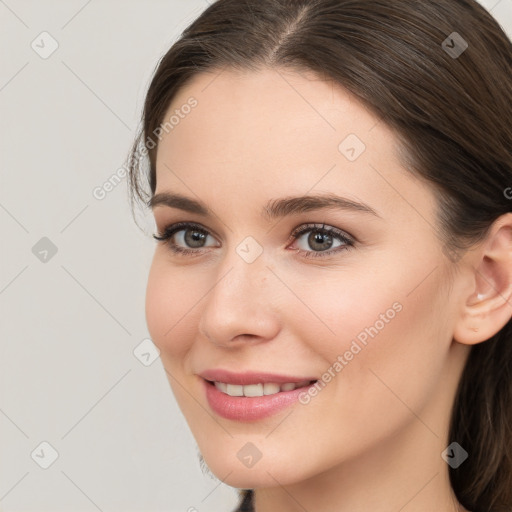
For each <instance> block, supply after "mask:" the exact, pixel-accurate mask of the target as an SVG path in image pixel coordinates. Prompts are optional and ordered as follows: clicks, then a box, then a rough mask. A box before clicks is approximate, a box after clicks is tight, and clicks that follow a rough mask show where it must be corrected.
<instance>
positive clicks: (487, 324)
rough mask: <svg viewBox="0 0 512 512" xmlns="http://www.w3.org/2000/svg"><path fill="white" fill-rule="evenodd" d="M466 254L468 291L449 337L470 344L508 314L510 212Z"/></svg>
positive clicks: (511, 309) (511, 297)
mask: <svg viewBox="0 0 512 512" xmlns="http://www.w3.org/2000/svg"><path fill="white" fill-rule="evenodd" d="M468 258H469V260H468V261H467V264H468V265H469V266H470V270H469V271H468V278H470V279H471V280H472V286H471V293H470V294H469V295H468V296H466V297H465V300H464V303H463V306H462V312H461V315H460V318H459V319H458V320H457V323H456V325H455V330H454V334H453V337H454V339H455V340H456V341H458V342H459V343H463V344H467V345H474V344H477V343H480V342H482V341H486V340H488V339H489V338H491V337H492V336H494V335H495V334H496V333H497V332H499V331H500V330H501V329H502V328H503V327H504V326H505V325H506V324H507V323H508V321H509V320H510V318H511V317H512V213H506V214H505V215H502V216H501V217H499V218H498V219H497V220H496V221H495V222H494V223H493V225H492V226H491V228H490V230H489V233H488V235H487V236H486V238H485V240H484V241H482V242H480V243H479V244H478V247H477V249H476V250H473V251H471V254H470V255H469V256H468Z"/></svg>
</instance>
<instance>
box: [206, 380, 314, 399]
mask: <svg viewBox="0 0 512 512" xmlns="http://www.w3.org/2000/svg"><path fill="white" fill-rule="evenodd" d="M214 384H215V387H216V388H217V389H218V390H219V391H222V392H223V393H225V394H227V395H229V396H248V397H252V396H264V395H275V394H276V393H279V392H281V391H293V390H294V389H297V388H301V387H304V386H307V385H308V384H309V381H308V380H304V381H302V382H297V383H295V382H287V383H286V384H274V383H272V382H265V383H264V384H249V385H247V386H242V385H239V384H226V383H225V382H215V383H214Z"/></svg>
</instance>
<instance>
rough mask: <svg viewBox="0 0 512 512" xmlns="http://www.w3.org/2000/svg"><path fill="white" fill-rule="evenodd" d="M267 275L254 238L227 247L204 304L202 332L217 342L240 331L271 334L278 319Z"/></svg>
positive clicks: (226, 339)
mask: <svg viewBox="0 0 512 512" xmlns="http://www.w3.org/2000/svg"><path fill="white" fill-rule="evenodd" d="M248 238H250V237H248ZM269 276H270V271H269V269H268V268H267V260H266V258H265V256H264V253H263V248H262V247H261V246H260V244H258V242H256V241H255V240H254V239H252V240H251V239H244V240H243V241H242V242H241V243H240V244H238V245H237V246H236V247H233V248H232V249H230V250H229V253H228V254H226V255H225V256H224V258H223V260H222V263H219V264H218V266H217V272H216V278H215V282H214V283H213V284H212V288H211V289H210V292H209V293H208V296H207V297H206V301H205V303H204V305H203V310H202V314H201V320H200V330H201V331H202V332H203V334H204V335H206V336H207V337H208V338H209V339H210V340H211V341H214V342H216V343H218V344H222V343H225V342H228V341H230V340H231V339H233V338H235V337H236V336H238V335H240V334H243V335H253V336H257V337H269V336H270V337H272V336H273V335H274V334H273V333H274V331H275V329H276V328H277V318H276V317H275V312H274V311H273V308H272V295H274V294H272V293H271V292H272V290H271V282H270V280H269ZM274 296H275V295H274Z"/></svg>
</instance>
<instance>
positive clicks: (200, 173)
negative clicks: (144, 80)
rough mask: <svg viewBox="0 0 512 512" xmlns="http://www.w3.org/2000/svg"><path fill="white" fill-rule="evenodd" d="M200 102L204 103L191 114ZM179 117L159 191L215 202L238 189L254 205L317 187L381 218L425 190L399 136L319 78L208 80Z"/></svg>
mask: <svg viewBox="0 0 512 512" xmlns="http://www.w3.org/2000/svg"><path fill="white" fill-rule="evenodd" d="M191 98H193V101H194V102H195V106H194V107H193V108H188V107H185V106H186V105H187V104H190V103H191ZM172 115H174V116H175V119H174V121H178V122H177V123H173V124H174V126H173V128H172V129H171V130H169V132H168V133H164V134H163V137H162V139H161V141H160V143H159V148H158V153H157V192H159V191H163V190H170V189H177V190H179V191H181V192H190V188H191V187H192V188H193V189H194V190H195V191H196V192H197V191H200V193H201V195H203V196H205V195H206V196H211V197H205V198H204V200H205V201H207V202H211V201H210V200H213V196H214V195H215V196H217V197H218V198H222V197H223V193H224V192H230V191H232V189H233V188H234V186H235V185H236V187H237V189H238V190H239V193H240V194H241V195H242V196H243V197H245V199H249V198H250V199H253V198H259V199H260V200H261V202H263V201H265V200H266V199H268V198H269V197H277V196H284V195H293V194H297V195H298V194H305V193H307V192H309V191H312V190H313V189H314V191H315V192H318V191H322V192H332V193H337V194H340V195H344V196H345V197H349V198H359V199H361V200H364V198H366V199H367V200H370V199H372V200H373V201H375V203H374V205H375V208H376V209H377V210H381V211H382V208H383V207H384V209H386V208H387V209H389V208H397V207H398V205H397V202H396V200H397V197H399V196H400V195H403V194H405V195H407V196H408V197H409V199H410V201H415V199H416V198H415V197H413V196H415V195H416V194H418V193H421V194H423V195H424V192H425V188H424V186H422V185H421V184H420V183H419V182H418V181H417V180H416V179H415V178H414V177H413V176H412V175H411V174H410V173H409V172H408V171H407V170H405V169H404V168H403V167H401V165H400V162H399V160H398V156H397V151H398V148H397V139H396V137H395V136H394V133H393V132H392V130H391V129H390V128H388V127H387V126H386V125H385V124H384V123H382V122H379V119H378V118H377V117H376V116H375V115H374V114H373V113H371V112H370V111H369V110H368V109H367V108H366V107H365V106H364V105H363V104H362V103H360V102H359V101H358V100H357V98H356V97H354V96H353V95H351V94H350V93H349V92H347V91H346V90H345V89H343V88H342V87H341V86H339V84H335V83H334V82H332V81H325V80H323V79H321V78H319V77H318V76H316V75H314V74H313V73H307V74H306V73H304V72H300V73H299V72H293V71H290V70H282V69H279V70H277V69H274V70H273V69H262V70H259V71H257V72H255V71H247V72H239V71H233V70H230V69H223V70H216V71H214V72H211V73H201V74H198V75H196V76H195V77H194V79H193V80H192V81H191V82H189V83H188V84H187V85H186V86H185V87H183V88H182V89H181V90H180V91H179V93H178V94H177V95H176V96H175V98H174V99H173V101H172V104H171V105H170V107H169V108H168V111H167V113H166V115H165V117H164V122H165V121H166V120H167V119H169V118H170V116H172ZM178 118H179V120H178ZM415 187H416V190H415V189H414V188H415ZM187 189H188V190H187ZM400 191H401V192H400ZM367 202H368V201H367ZM413 204H414V203H413ZM238 206H241V204H240V205H238ZM402 206H404V207H405V205H402ZM409 208H410V206H409Z"/></svg>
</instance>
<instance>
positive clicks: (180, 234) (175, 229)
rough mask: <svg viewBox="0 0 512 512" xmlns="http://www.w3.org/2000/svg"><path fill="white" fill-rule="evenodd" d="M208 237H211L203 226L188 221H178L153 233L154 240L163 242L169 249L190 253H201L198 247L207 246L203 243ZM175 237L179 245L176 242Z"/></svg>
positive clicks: (180, 252)
mask: <svg viewBox="0 0 512 512" xmlns="http://www.w3.org/2000/svg"><path fill="white" fill-rule="evenodd" d="M208 237H211V238H213V237H212V236H211V235H210V234H209V233H208V231H207V230H206V229H205V228H203V227H201V226H199V225H198V224H193V223H190V222H178V223H177V224H173V225H172V226H168V227H166V228H165V229H164V231H163V233H158V235H153V238H155V239H156V240H159V241H161V242H165V243H166V244H167V246H168V247H169V248H170V249H171V251H173V252H175V253H179V254H190V255H192V254H193V255H198V254H201V253H202V252H203V251H201V250H200V249H202V248H203V247H208V246H206V245H204V244H205V242H206V240H207V239H208ZM175 239H177V241H178V243H179V244H180V245H178V244H177V243H176V241H175ZM183 245H184V246H185V248H184V247H183ZM187 247H190V248H187Z"/></svg>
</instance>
